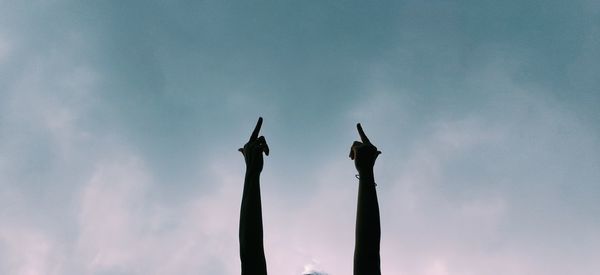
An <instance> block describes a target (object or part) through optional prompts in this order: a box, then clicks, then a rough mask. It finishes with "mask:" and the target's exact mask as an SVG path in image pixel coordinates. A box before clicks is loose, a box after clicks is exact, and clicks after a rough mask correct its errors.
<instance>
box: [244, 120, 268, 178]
mask: <svg viewBox="0 0 600 275" xmlns="http://www.w3.org/2000/svg"><path fill="white" fill-rule="evenodd" d="M262 121H263V119H262V117H259V118H258V122H256V127H254V131H253V132H252V135H251V136H250V139H249V140H248V142H247V143H246V144H245V145H244V147H243V148H240V149H238V151H240V152H242V154H243V155H244V160H245V161H246V170H247V172H259V173H260V172H261V171H262V169H263V155H262V153H263V152H264V153H265V155H267V156H268V155H269V146H268V145H267V141H266V140H265V137H264V136H260V137H258V133H259V132H260V127H261V126H262Z"/></svg>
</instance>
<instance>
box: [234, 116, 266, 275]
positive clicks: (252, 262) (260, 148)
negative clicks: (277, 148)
mask: <svg viewBox="0 0 600 275" xmlns="http://www.w3.org/2000/svg"><path fill="white" fill-rule="evenodd" d="M261 125H262V118H259V119H258V122H257V123H256V127H255V128H254V131H253V132H252V135H251V136H250V140H249V141H248V143H246V145H244V148H240V149H239V151H240V152H242V154H243V155H244V160H245V162H246V176H245V179H244V192H243V195H242V206H241V210H240V232H239V234H240V236H239V238H240V260H241V262H242V275H266V274H267V264H266V260H265V252H264V247H263V225H262V206H261V200H260V173H261V172H262V168H263V155H262V154H263V152H264V153H265V154H266V155H269V147H268V146H267V142H266V140H265V138H264V137H263V136H261V137H258V133H259V131H260V127H261Z"/></svg>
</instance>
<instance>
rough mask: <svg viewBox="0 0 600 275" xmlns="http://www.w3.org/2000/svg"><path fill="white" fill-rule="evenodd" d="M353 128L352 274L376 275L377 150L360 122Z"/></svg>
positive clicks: (378, 223) (377, 253)
mask: <svg viewBox="0 0 600 275" xmlns="http://www.w3.org/2000/svg"><path fill="white" fill-rule="evenodd" d="M356 128H357V129H358V134H359V135H360V139H361V141H355V142H354V143H353V144H352V147H351V149H350V159H352V160H354V165H355V166H356V170H357V171H358V175H359V184H358V206H357V211H356V232H355V234H356V236H355V244H354V275H380V274H381V268H380V258H379V242H380V239H381V227H380V221H379V203H378V202H377V191H376V190H375V186H376V184H375V176H374V174H373V166H375V160H376V159H377V156H379V154H381V152H380V151H378V150H377V147H375V146H374V145H373V144H372V143H371V141H370V140H369V138H367V135H365V132H364V131H363V129H362V127H361V125H360V123H359V124H357V125H356Z"/></svg>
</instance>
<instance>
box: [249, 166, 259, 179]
mask: <svg viewBox="0 0 600 275" xmlns="http://www.w3.org/2000/svg"><path fill="white" fill-rule="evenodd" d="M260 173H261V171H260V170H257V169H248V168H247V169H246V177H247V178H248V177H250V178H255V177H256V178H258V177H260Z"/></svg>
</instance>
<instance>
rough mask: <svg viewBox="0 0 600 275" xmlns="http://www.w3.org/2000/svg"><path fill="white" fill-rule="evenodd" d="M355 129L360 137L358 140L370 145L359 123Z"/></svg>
mask: <svg viewBox="0 0 600 275" xmlns="http://www.w3.org/2000/svg"><path fill="white" fill-rule="evenodd" d="M356 129H358V134H359V135H360V139H361V140H362V142H363V143H371V141H370V140H369V138H368V137H367V135H365V131H363V128H362V126H360V123H357V124H356Z"/></svg>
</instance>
